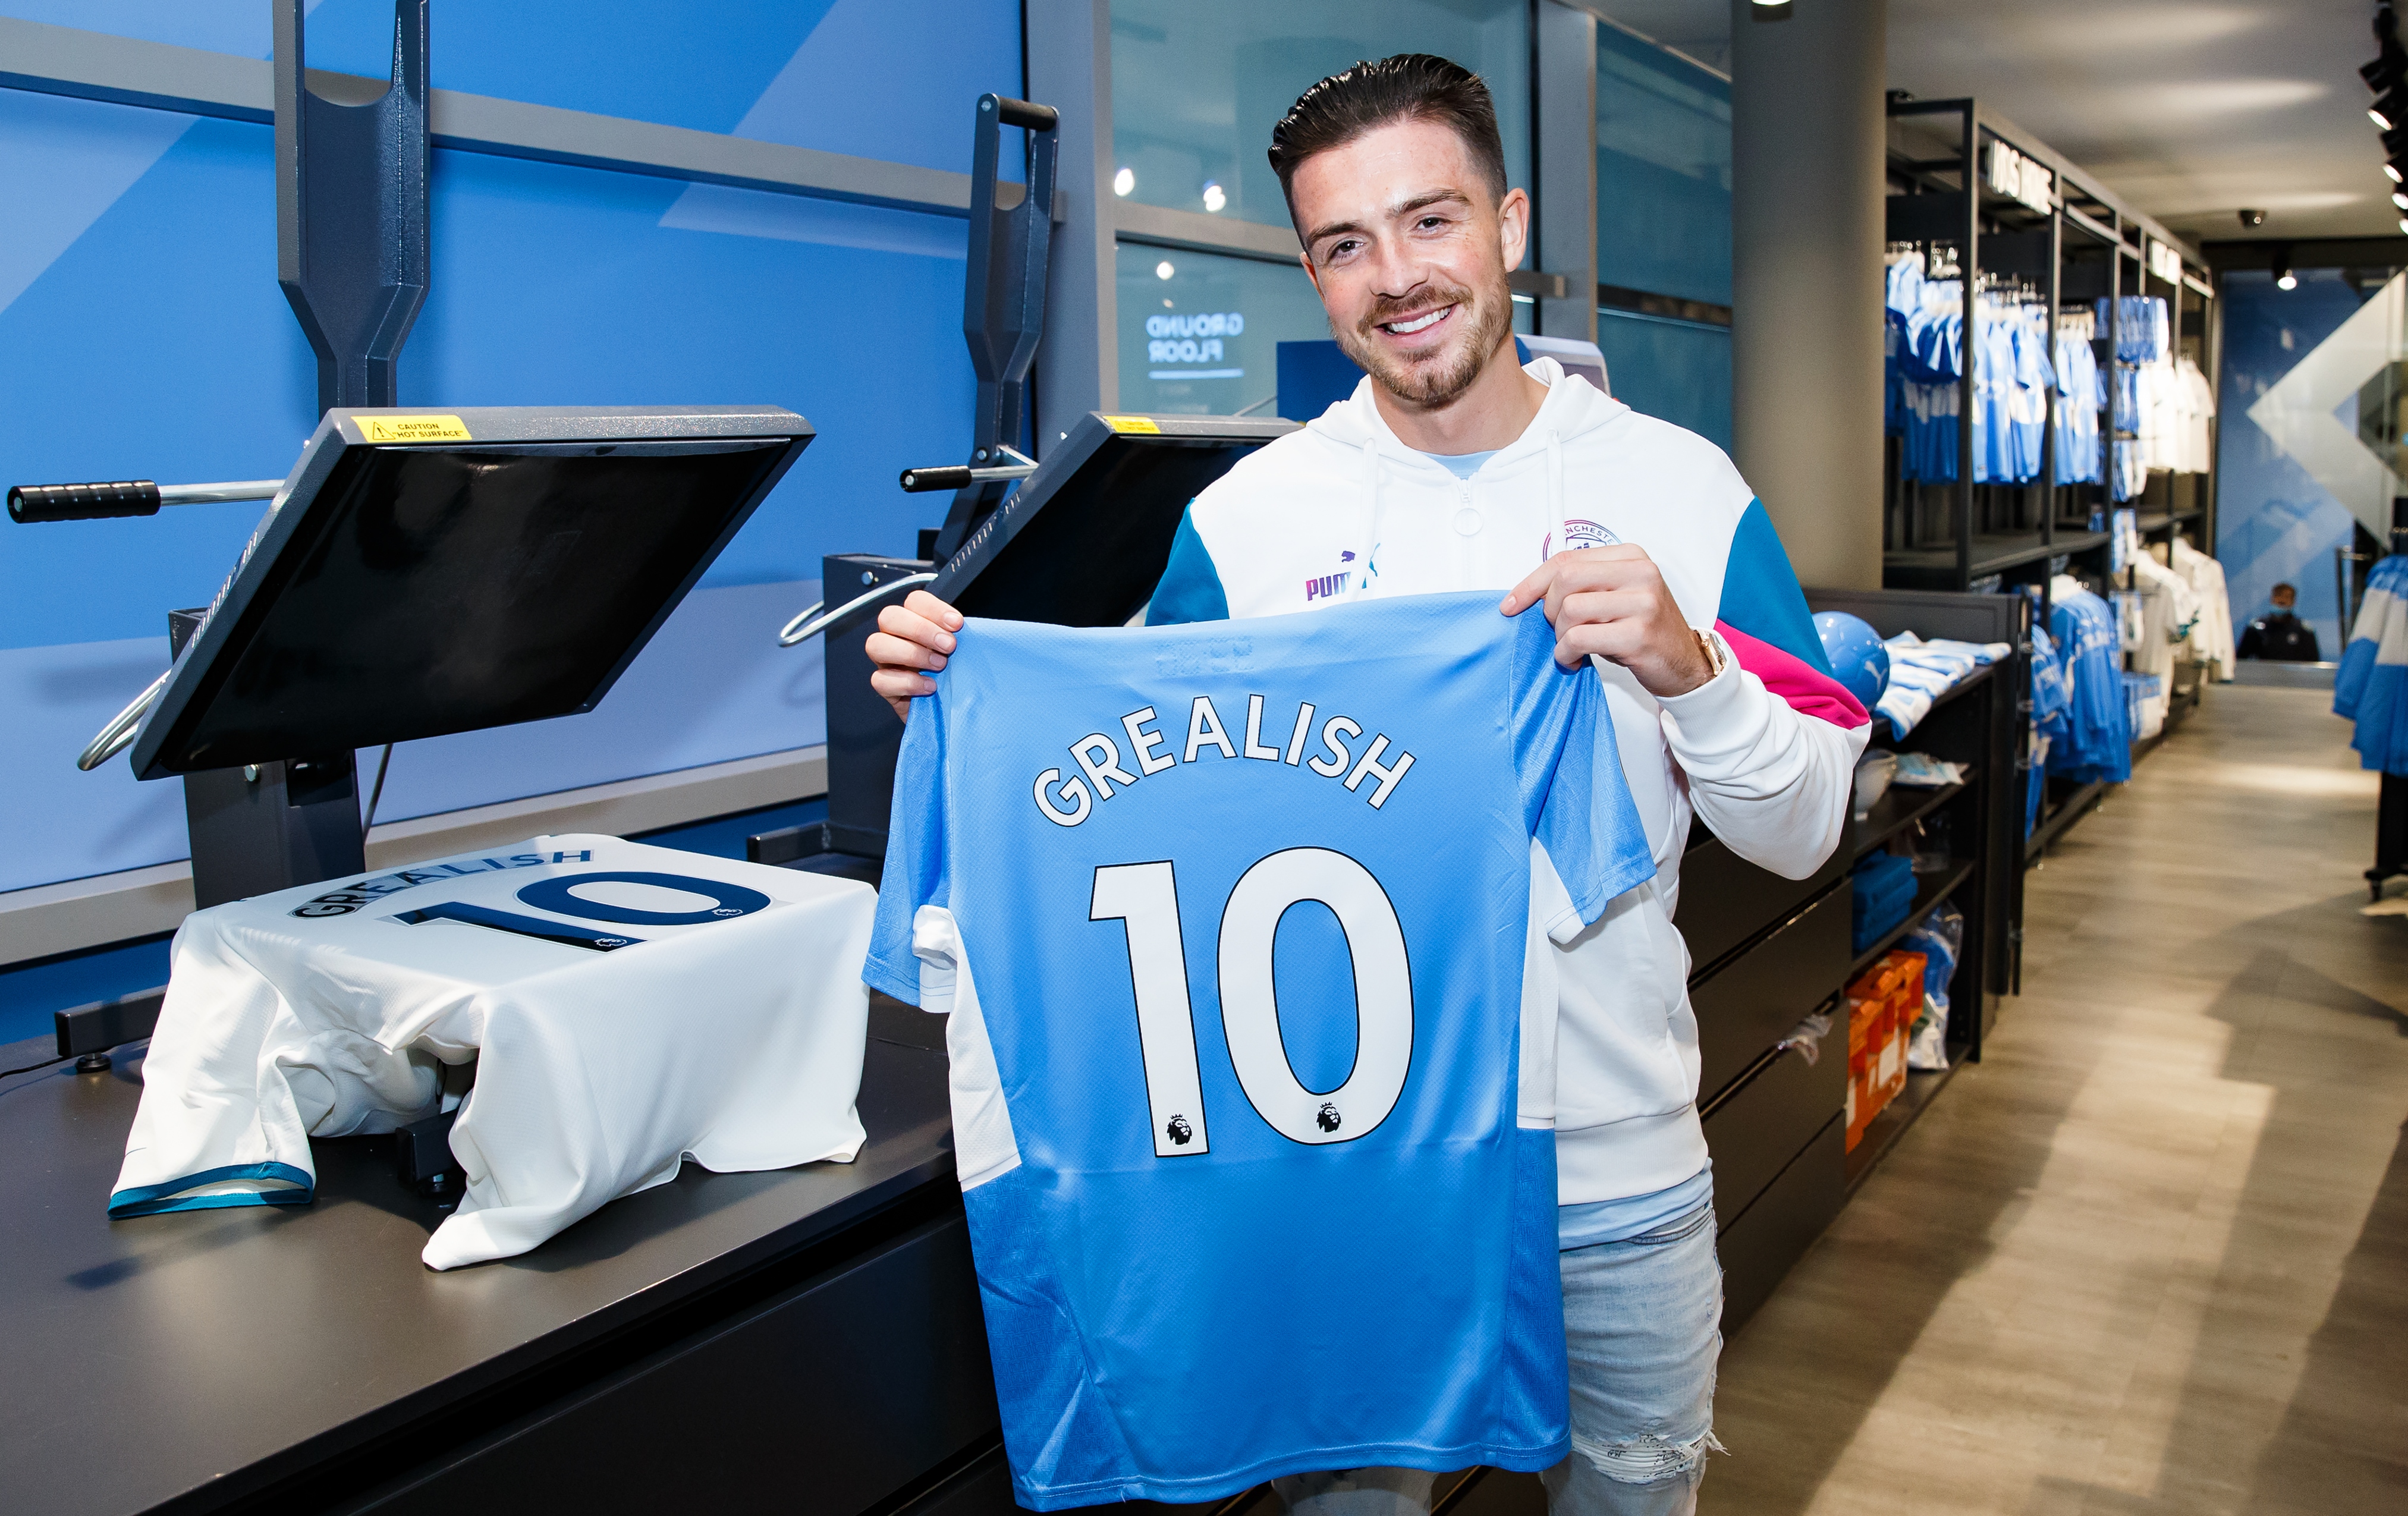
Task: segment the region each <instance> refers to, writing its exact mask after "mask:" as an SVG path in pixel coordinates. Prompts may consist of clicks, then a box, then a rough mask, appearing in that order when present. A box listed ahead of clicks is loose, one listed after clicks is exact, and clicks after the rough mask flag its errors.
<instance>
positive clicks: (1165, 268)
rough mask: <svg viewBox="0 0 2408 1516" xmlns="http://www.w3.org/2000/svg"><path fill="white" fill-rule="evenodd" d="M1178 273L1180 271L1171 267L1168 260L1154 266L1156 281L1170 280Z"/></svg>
mask: <svg viewBox="0 0 2408 1516" xmlns="http://www.w3.org/2000/svg"><path fill="white" fill-rule="evenodd" d="M1178 272H1179V270H1178V269H1176V268H1173V267H1171V266H1170V260H1169V259H1168V258H1165V259H1164V260H1163V261H1162V262H1160V263H1158V264H1156V265H1154V278H1155V279H1168V278H1169V277H1170V276H1171V275H1173V274H1176V273H1178Z"/></svg>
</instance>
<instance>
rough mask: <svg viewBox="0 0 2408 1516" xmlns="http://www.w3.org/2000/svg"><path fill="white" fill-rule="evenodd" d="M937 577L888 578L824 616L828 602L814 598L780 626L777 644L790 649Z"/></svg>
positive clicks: (923, 575) (917, 575)
mask: <svg viewBox="0 0 2408 1516" xmlns="http://www.w3.org/2000/svg"><path fill="white" fill-rule="evenodd" d="M936 577H937V576H936V575H934V574H906V575H904V576H903V577H902V578H901V579H889V580H887V581H886V582H885V583H883V584H881V585H879V586H878V587H877V588H875V589H873V590H870V591H868V592H867V593H866V594H857V595H854V596H853V598H852V599H850V600H848V601H846V602H845V603H844V604H843V605H840V606H839V607H837V608H835V609H834V610H831V611H829V612H827V613H826V614H825V615H822V614H820V608H821V607H822V606H824V605H826V604H827V602H826V601H824V600H814V601H812V602H811V603H810V605H808V606H806V607H804V608H803V609H802V611H801V612H800V613H799V614H797V615H796V617H795V619H794V620H793V621H790V622H787V623H786V624H785V625H784V626H782V627H780V628H779V629H778V646H780V647H781V648H791V647H793V646H794V645H795V644H796V643H797V642H802V641H807V640H809V639H810V638H811V637H815V636H819V635H820V634H821V633H822V632H824V631H826V630H827V629H828V628H829V627H831V626H834V625H835V624H836V623H837V622H840V621H842V620H844V619H845V618H846V617H847V616H850V615H852V614H853V612H854V611H856V610H859V609H860V608H862V607H864V606H866V605H867V604H869V603H870V602H871V601H872V600H880V599H883V598H884V597H886V596H887V595H890V594H894V593H895V592H896V591H897V590H908V589H910V587H911V586H913V585H914V584H926V583H928V582H930V581H931V580H933V579H935V578H936Z"/></svg>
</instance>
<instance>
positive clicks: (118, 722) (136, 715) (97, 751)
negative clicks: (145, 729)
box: [76, 666, 176, 774]
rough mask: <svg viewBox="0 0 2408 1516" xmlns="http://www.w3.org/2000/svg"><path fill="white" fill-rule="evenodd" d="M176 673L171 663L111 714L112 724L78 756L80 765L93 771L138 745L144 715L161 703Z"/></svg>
mask: <svg viewBox="0 0 2408 1516" xmlns="http://www.w3.org/2000/svg"><path fill="white" fill-rule="evenodd" d="M175 672H176V670H175V669H174V667H173V666H170V667H169V668H168V670H167V672H166V673H165V674H162V675H160V676H159V677H158V678H157V679H152V680H151V681H150V688H149V689H147V690H145V691H143V692H142V693H141V694H137V695H136V696H135V697H134V699H133V701H132V702H131V703H130V704H128V705H127V706H126V708H124V709H123V710H121V711H119V712H118V713H117V714H116V715H114V716H112V717H110V718H109V721H108V725H107V726H104V727H102V728H101V729H100V732H99V734H98V735H97V736H95V737H93V739H92V741H91V742H89V743H87V744H86V745H85V747H84V750H83V752H82V753H81V755H80V756H79V757H78V758H77V759H76V766H77V767H78V768H79V769H82V770H83V771H84V772H85V773H87V774H89V773H91V772H92V771H93V769H95V768H98V767H99V766H100V765H103V764H105V763H107V762H108V761H109V760H110V759H111V758H114V757H116V756H117V755H118V754H119V753H121V752H123V751H125V750H126V749H128V748H130V747H132V746H134V738H135V736H136V734H137V733H138V732H140V731H141V730H142V718H143V717H145V716H147V715H149V714H150V708H151V707H152V706H154V705H157V704H158V703H159V692H160V691H162V690H164V689H165V688H166V687H167V680H168V679H170V678H172V677H173V676H174V675H175Z"/></svg>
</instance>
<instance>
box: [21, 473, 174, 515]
mask: <svg viewBox="0 0 2408 1516" xmlns="http://www.w3.org/2000/svg"><path fill="white" fill-rule="evenodd" d="M157 514H159V486H158V485H156V484H153V483H152V482H151V481H150V480H149V479H121V480H118V481H117V482H115V483H110V484H12V485H10V486H9V487H8V519H9V520H10V521H12V522H17V523H18V524H20V525H32V524H33V523H35V522H93V521H101V520H104V519H106V518H108V517H110V516H156V515H157Z"/></svg>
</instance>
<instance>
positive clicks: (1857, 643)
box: [1814, 610, 1889, 711]
mask: <svg viewBox="0 0 2408 1516" xmlns="http://www.w3.org/2000/svg"><path fill="white" fill-rule="evenodd" d="M1814 630H1815V632H1816V634H1817V635H1819V636H1821V637H1822V638H1823V655H1824V656H1825V657H1827V658H1828V659H1830V660H1831V672H1832V673H1833V674H1835V675H1837V676H1838V678H1839V680H1840V682H1841V683H1842V684H1843V685H1846V686H1847V689H1848V693H1849V694H1852V695H1855V696H1856V703H1857V704H1858V705H1861V706H1863V707H1864V708H1865V709H1867V710H1869V711H1870V710H1871V709H1872V708H1873V703H1874V702H1875V701H1877V700H1879V699H1880V698H1881V697H1882V692H1883V691H1884V690H1886V689H1888V688H1889V649H1887V648H1885V647H1884V646H1883V645H1882V639H1881V634H1880V633H1879V632H1876V631H1874V630H1873V629H1872V628H1871V626H1870V625H1868V624H1867V623H1866V622H1865V621H1864V619H1863V618H1862V617H1858V616H1851V615H1849V614H1848V613H1847V612H1846V611H1844V610H1825V611H1818V612H1816V613H1815V616H1814Z"/></svg>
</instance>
